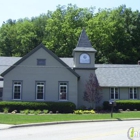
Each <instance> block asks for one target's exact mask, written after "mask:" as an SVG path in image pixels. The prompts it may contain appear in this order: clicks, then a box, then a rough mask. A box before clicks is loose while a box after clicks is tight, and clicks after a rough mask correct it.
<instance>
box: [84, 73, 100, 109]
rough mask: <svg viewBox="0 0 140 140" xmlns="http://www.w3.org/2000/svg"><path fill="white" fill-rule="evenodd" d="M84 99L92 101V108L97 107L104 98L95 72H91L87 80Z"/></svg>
mask: <svg viewBox="0 0 140 140" xmlns="http://www.w3.org/2000/svg"><path fill="white" fill-rule="evenodd" d="M83 99H84V101H87V102H89V103H91V107H92V108H95V107H96V105H97V104H98V103H99V102H100V101H101V99H102V92H101V87H100V86H99V83H98V80H97V77H96V76H94V75H93V73H91V74H90V76H89V80H88V81H86V85H85V92H84V96H83Z"/></svg>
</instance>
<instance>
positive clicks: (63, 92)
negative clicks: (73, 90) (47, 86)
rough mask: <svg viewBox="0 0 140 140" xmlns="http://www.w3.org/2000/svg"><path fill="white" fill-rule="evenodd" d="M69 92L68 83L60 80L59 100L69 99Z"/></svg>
mask: <svg viewBox="0 0 140 140" xmlns="http://www.w3.org/2000/svg"><path fill="white" fill-rule="evenodd" d="M67 94H68V83H67V82H59V100H67V96H68V95H67Z"/></svg>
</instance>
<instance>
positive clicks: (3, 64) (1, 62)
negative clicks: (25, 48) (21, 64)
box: [0, 56, 21, 79]
mask: <svg viewBox="0 0 140 140" xmlns="http://www.w3.org/2000/svg"><path fill="white" fill-rule="evenodd" d="M20 59H21V57H6V56H1V57H0V74H1V73H3V72H4V71H5V70H7V69H8V68H9V67H11V66H12V65H13V64H14V63H15V62H17V61H18V60H20ZM1 78H2V77H1V76H0V79H1Z"/></svg>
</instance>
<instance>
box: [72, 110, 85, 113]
mask: <svg viewBox="0 0 140 140" xmlns="http://www.w3.org/2000/svg"><path fill="white" fill-rule="evenodd" d="M74 114H83V111H82V110H74Z"/></svg>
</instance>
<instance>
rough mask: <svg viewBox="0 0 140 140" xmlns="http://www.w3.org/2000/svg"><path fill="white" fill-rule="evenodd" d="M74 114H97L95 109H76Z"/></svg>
mask: <svg viewBox="0 0 140 140" xmlns="http://www.w3.org/2000/svg"><path fill="white" fill-rule="evenodd" d="M74 114H95V111H94V110H75V111H74Z"/></svg>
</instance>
